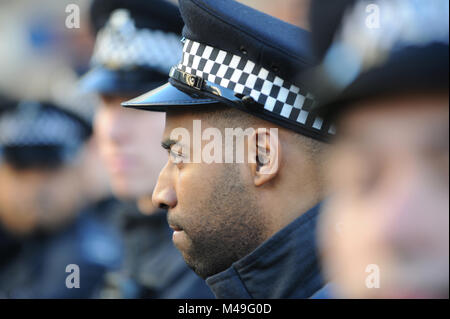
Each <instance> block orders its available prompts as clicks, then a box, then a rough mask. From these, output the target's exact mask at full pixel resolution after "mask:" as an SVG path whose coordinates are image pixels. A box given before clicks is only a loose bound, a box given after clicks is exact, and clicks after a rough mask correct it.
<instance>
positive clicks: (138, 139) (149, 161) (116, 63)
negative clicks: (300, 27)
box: [80, 0, 213, 298]
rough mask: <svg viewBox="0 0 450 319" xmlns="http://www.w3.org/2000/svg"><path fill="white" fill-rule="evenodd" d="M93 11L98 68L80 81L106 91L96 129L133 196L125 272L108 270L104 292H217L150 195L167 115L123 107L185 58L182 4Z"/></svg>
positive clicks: (125, 210) (109, 163)
mask: <svg viewBox="0 0 450 319" xmlns="http://www.w3.org/2000/svg"><path fill="white" fill-rule="evenodd" d="M90 12H91V20H92V25H93V27H94V30H95V32H96V43H95V48H94V53H93V56H92V59H91V65H92V67H91V70H90V71H89V72H88V73H87V74H86V75H85V76H84V77H83V78H82V80H81V83H80V84H81V88H82V89H83V90H84V91H91V92H95V93H97V94H98V95H99V98H100V104H99V108H98V110H97V113H96V118H95V123H94V131H95V134H96V137H97V138H98V145H99V150H100V153H101V156H102V159H103V161H104V163H105V166H106V168H107V170H108V174H109V177H110V181H111V186H112V190H113V193H114V195H115V196H116V197H117V198H119V199H120V200H122V201H123V202H126V204H124V205H121V207H119V208H117V213H116V214H117V216H118V221H117V222H118V223H119V226H120V228H121V229H122V232H123V236H124V238H125V246H126V250H125V251H126V255H125V262H124V265H123V267H122V268H121V270H120V272H116V273H110V274H108V283H107V285H106V287H105V289H104V291H103V292H102V294H101V296H102V297H115V298H130V297H133V298H140V297H146V298H210V297H213V295H212V293H211V291H210V289H209V288H208V287H207V286H206V284H205V283H204V282H203V280H201V279H200V278H199V277H198V276H196V275H195V273H194V272H192V271H191V270H190V269H189V268H188V267H187V266H186V264H185V263H184V261H183V258H182V256H181V255H180V253H179V252H178V251H177V250H176V249H175V247H174V246H173V244H172V242H171V238H170V235H171V233H170V229H169V228H168V226H167V222H166V211H165V210H161V209H159V208H158V207H157V206H156V207H155V206H153V205H152V203H151V200H150V196H149V195H150V194H151V193H152V191H153V188H154V185H155V183H156V179H157V176H158V173H159V170H160V169H161V167H162V166H163V162H164V159H165V154H164V152H163V151H162V150H161V149H160V147H159V145H160V141H159V136H160V135H161V133H162V130H163V126H164V116H163V114H153V113H146V114H143V113H142V112H138V111H136V110H130V109H128V110H127V109H123V108H122V107H121V106H120V103H121V102H123V101H126V100H127V99H129V98H130V97H132V96H135V95H138V94H141V93H144V92H145V91H148V90H151V89H153V88H156V87H158V86H160V85H162V84H163V83H164V82H165V81H166V80H167V73H168V71H169V69H170V67H171V65H173V64H174V63H176V61H178V60H179V56H180V50H181V43H180V41H179V38H180V35H179V34H180V32H181V28H182V25H183V24H182V20H181V17H180V14H179V11H178V8H177V7H176V6H174V5H172V4H170V3H168V2H166V1H159V0H158V1H142V0H133V1H129V0H127V1H121V0H115V1H111V0H107V1H106V0H96V1H94V2H93V3H92V7H91V11H90ZM136 202H137V206H136V204H134V203H136ZM142 213H144V214H145V215H144V214H142Z"/></svg>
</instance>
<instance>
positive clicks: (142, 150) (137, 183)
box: [94, 95, 166, 199]
mask: <svg viewBox="0 0 450 319" xmlns="http://www.w3.org/2000/svg"><path fill="white" fill-rule="evenodd" d="M128 99H129V97H126V96H113V95H103V96H102V102H101V105H100V108H99V110H98V112H97V115H96V120H95V127H94V129H95V134H96V136H97V137H98V141H99V148H100V153H101V156H102V159H103V160H104V162H105V164H106V167H107V169H108V173H109V175H110V179H111V184H112V189H113V191H114V193H115V194H116V195H117V196H119V197H121V198H128V199H136V198H139V197H141V196H147V195H149V194H151V192H152V190H153V187H154V185H155V183H156V179H157V177H158V173H159V171H160V169H161V167H162V166H163V164H164V161H165V159H166V155H165V154H164V152H163V151H162V150H161V147H160V137H161V134H162V131H163V128H164V114H163V113H157V112H142V111H137V110H133V109H126V108H123V107H122V106H120V103H122V102H124V101H126V100H128Z"/></svg>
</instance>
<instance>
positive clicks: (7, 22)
mask: <svg viewBox="0 0 450 319" xmlns="http://www.w3.org/2000/svg"><path fill="white" fill-rule="evenodd" d="M172 2H174V3H176V1H175V0H173V1H172ZM240 2H242V3H245V4H247V5H249V6H251V7H254V8H256V9H258V10H261V11H264V12H266V13H269V14H271V15H273V16H276V17H278V18H280V19H282V20H285V21H288V22H290V23H292V24H295V25H299V26H301V27H304V28H308V23H307V13H308V5H309V0H278V1H273V0H241V1H240ZM70 4H75V5H77V6H78V7H79V8H80V28H74V29H69V28H67V27H66V26H65V21H66V19H67V17H68V15H69V13H66V11H65V10H66V7H67V6H68V5H70ZM89 4H90V0H58V1H55V0H40V1H39V2H37V1H32V0H0V92H6V93H8V95H10V96H14V97H16V98H19V99H23V98H26V99H39V100H42V99H46V100H48V99H50V100H52V101H55V102H57V103H59V104H62V105H65V106H67V107H71V108H75V109H77V111H78V112H81V113H83V114H87V115H89V114H91V113H92V104H93V103H92V101H91V100H90V99H89V98H87V97H86V96H83V97H81V96H80V95H79V93H78V92H77V90H76V89H77V87H76V85H75V84H76V81H77V79H78V77H79V75H81V74H83V73H84V72H86V71H87V69H88V66H89V58H90V56H91V53H92V50H93V45H94V39H93V37H92V35H91V29H90V24H89V19H88V9H89Z"/></svg>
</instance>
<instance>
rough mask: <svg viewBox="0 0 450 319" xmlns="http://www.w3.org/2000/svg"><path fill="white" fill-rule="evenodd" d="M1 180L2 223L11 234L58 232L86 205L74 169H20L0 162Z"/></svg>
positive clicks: (76, 171)
mask: <svg viewBox="0 0 450 319" xmlns="http://www.w3.org/2000/svg"><path fill="white" fill-rule="evenodd" d="M0 180H1V182H2V184H1V187H0V222H1V223H2V224H3V226H4V227H6V229H8V230H9V231H10V232H12V233H17V234H28V233H30V232H33V231H34V230H36V229H42V230H52V229H56V228H58V227H60V226H62V225H63V224H65V223H68V222H69V221H70V220H72V219H73V218H74V216H75V214H76V213H77V211H78V210H79V209H80V208H81V207H79V206H78V205H81V204H82V203H83V201H82V200H81V198H80V197H81V196H82V195H81V194H82V190H81V187H82V186H81V184H80V182H79V171H78V170H76V169H74V168H73V167H60V168H52V169H45V170H43V169H39V168H28V169H20V170H19V169H16V168H14V167H12V166H10V165H8V164H6V163H0ZM6 185H7V187H6Z"/></svg>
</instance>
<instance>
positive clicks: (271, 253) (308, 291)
mask: <svg viewBox="0 0 450 319" xmlns="http://www.w3.org/2000/svg"><path fill="white" fill-rule="evenodd" d="M319 210H320V204H318V205H316V206H315V207H313V208H311V209H310V210H308V211H307V212H306V213H304V214H302V215H301V216H300V217H299V218H297V219H296V220H294V221H293V222H292V223H291V224H289V225H288V226H286V227H285V228H284V229H282V230H280V231H279V232H278V233H276V234H275V235H274V236H272V237H271V238H269V239H268V240H267V241H265V242H264V243H263V244H261V245H260V246H259V247H258V248H256V249H255V250H254V251H253V252H251V253H250V254H249V255H247V256H245V257H244V258H242V259H240V260H238V261H237V262H235V263H233V264H232V265H231V267H230V268H228V269H227V270H225V271H223V272H220V273H218V274H216V275H213V276H211V277H209V278H207V280H206V283H207V284H208V285H209V287H210V288H211V290H212V291H213V292H214V294H215V295H216V297H217V298H227V299H231V298H236V299H241V298H308V297H310V296H312V295H313V294H314V293H315V292H316V291H318V290H319V289H320V288H321V287H322V286H323V280H322V276H321V274H320V268H319V264H318V257H317V250H316V238H315V237H316V224H317V217H318V212H319Z"/></svg>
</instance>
